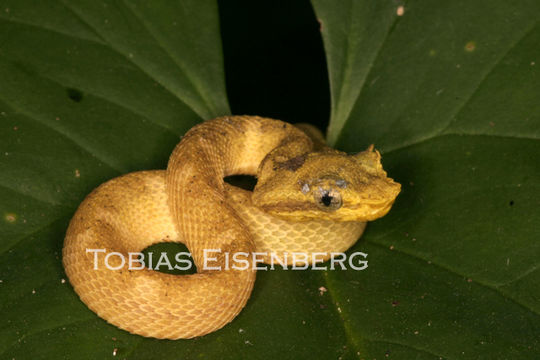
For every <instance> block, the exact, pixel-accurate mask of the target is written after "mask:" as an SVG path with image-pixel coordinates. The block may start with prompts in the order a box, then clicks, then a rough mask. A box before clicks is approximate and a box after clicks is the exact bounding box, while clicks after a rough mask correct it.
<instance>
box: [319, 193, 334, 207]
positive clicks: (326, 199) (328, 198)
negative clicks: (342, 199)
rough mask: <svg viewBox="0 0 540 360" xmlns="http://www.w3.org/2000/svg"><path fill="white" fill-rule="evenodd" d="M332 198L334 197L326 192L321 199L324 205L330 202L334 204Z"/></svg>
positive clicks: (328, 204)
mask: <svg viewBox="0 0 540 360" xmlns="http://www.w3.org/2000/svg"><path fill="white" fill-rule="evenodd" d="M332 199H333V197H332V196H330V195H328V194H324V195H323V196H322V197H321V201H322V203H323V204H324V206H330V204H332Z"/></svg>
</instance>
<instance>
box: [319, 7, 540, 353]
mask: <svg viewBox="0 0 540 360" xmlns="http://www.w3.org/2000/svg"><path fill="white" fill-rule="evenodd" d="M313 4H314V7H315V11H316V13H317V16H318V17H319V19H320V21H321V24H322V35H323V39H324V42H325V48H326V51H327V59H328V68H329V74H330V80H331V88H332V96H333V99H332V104H333V109H332V122H331V125H330V128H329V131H330V133H329V139H331V140H332V141H334V142H335V143H337V145H338V147H342V148H344V149H346V150H349V151H355V150H356V151H357V150H358V149H362V148H364V147H366V146H367V145H368V144H370V143H375V144H376V146H377V147H378V148H379V149H381V150H382V151H383V160H384V164H385V167H386V168H387V169H388V171H389V173H390V174H391V175H392V176H394V177H395V178H396V179H397V180H398V181H399V182H401V183H402V184H403V192H402V194H401V195H400V196H399V198H398V201H397V202H396V204H395V206H394V209H393V210H392V211H391V213H390V214H389V215H388V216H387V217H385V218H384V219H381V220H380V221H376V222H375V223H373V224H372V225H371V226H370V228H369V231H368V232H367V233H366V235H365V238H364V239H363V242H361V243H360V244H359V245H358V248H360V249H365V250H366V252H368V253H369V254H370V259H371V261H372V262H371V264H370V271H367V272H365V273H363V274H358V273H354V272H346V273H335V272H332V273H329V274H328V277H329V279H331V283H332V284H334V286H335V288H336V290H335V293H336V294H338V295H337V296H336V299H335V300H336V301H341V303H342V305H341V307H342V314H343V317H344V321H345V328H346V329H347V332H348V334H349V335H350V340H351V341H350V343H351V345H352V347H354V348H355V349H357V350H358V351H359V352H360V354H361V356H360V357H364V356H365V357H366V358H372V357H376V358H380V357H383V356H384V354H385V353H386V352H388V353H389V354H391V355H394V354H396V355H397V354H403V355H399V356H397V358H407V359H410V358H417V357H422V358H423V357H429V355H431V356H432V357H435V358H436V357H441V358H471V359H480V358H486V359H496V358H497V359H518V358H519V359H524V358H537V357H538V356H540V285H539V284H540V271H539V265H540V243H539V242H538V239H539V238H540V229H539V227H538V224H539V223H540V214H539V212H538V207H539V205H540V200H539V199H540V187H539V184H538V179H539V176H540V168H539V167H538V158H539V157H540V142H539V141H538V138H539V136H540V106H539V104H540V103H539V102H538V100H539V99H540V76H539V72H538V66H540V48H539V47H538V44H539V43H540V25H539V23H538V20H539V19H540V3H539V2H538V1H520V2H503V1H497V2H493V1H468V0H463V1H448V2H439V1H437V2H434V1H408V2H406V3H403V2H391V1H388V2H382V1H381V2H379V1H369V0H366V1H342V2H340V3H339V4H337V3H336V2H332V1H324V0H314V1H313ZM401 6H403V7H402V8H400V7H401ZM398 9H399V10H398ZM398 11H399V12H402V15H401V16H399V15H398ZM537 62H538V64H536V63H537ZM351 280H357V281H358V283H359V285H358V287H357V288H358V289H357V290H358V291H354V290H351V289H350V288H348V287H346V286H344V284H347V281H351ZM349 298H350V299H351V302H350V303H345V301H344V299H349ZM353 301H354V302H353ZM392 304H393V306H392Z"/></svg>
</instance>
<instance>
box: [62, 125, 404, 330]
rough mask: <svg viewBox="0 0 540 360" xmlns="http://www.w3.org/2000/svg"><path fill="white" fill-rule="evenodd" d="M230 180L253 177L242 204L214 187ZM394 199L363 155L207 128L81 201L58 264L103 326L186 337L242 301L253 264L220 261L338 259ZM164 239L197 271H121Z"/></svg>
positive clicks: (263, 133) (254, 128) (302, 137)
mask: <svg viewBox="0 0 540 360" xmlns="http://www.w3.org/2000/svg"><path fill="white" fill-rule="evenodd" d="M309 131H310V130H309ZM309 131H307V132H309ZM234 174H247V175H256V176H257V178H258V182H257V186H256V188H255V190H254V192H253V194H252V193H251V192H249V191H246V190H241V189H239V188H235V187H233V186H230V185H228V184H226V183H225V182H224V181H223V178H224V177H226V176H229V175H234ZM399 189H400V186H399V184H397V183H395V182H393V181H392V179H389V178H387V177H386V173H385V172H384V171H383V170H382V167H381V165H380V156H379V154H378V153H377V152H376V151H373V149H372V148H370V149H368V150H366V151H365V152H362V153H359V154H357V155H354V156H351V155H346V154H344V153H341V152H338V151H336V150H332V149H330V148H326V147H324V146H323V145H322V144H321V137H320V135H317V134H315V133H313V134H311V137H310V136H308V135H306V133H305V132H304V131H301V130H300V129H298V128H296V127H294V126H292V125H290V124H286V123H284V122H281V121H278V120H271V119H265V118H259V117H249V116H243V117H242V116H234V117H233V116H231V117H224V118H218V119H214V120H211V121H207V122H205V123H202V124H200V125H197V126H195V127H194V128H192V129H191V130H190V131H189V132H188V133H187V134H186V135H185V136H184V137H183V139H182V141H181V142H180V144H178V146H177V147H176V148H175V150H174V152H173V153H172V155H171V157H170V160H169V164H168V167H167V170H157V171H141V172H135V173H130V174H127V175H124V176H120V177H118V178H115V179H113V180H110V181H108V182H107V183H104V184H102V185H101V186H99V187H98V188H97V189H95V190H94V191H93V192H92V193H91V194H90V195H88V197H87V198H86V199H85V200H84V201H83V203H82V204H81V205H80V207H79V209H78V210H77V212H76V214H75V215H74V217H73V219H72V220H71V223H70V225H69V228H68V231H67V234H66V238H65V243H64V248H63V263H64V267H65V270H66V273H67V275H68V277H69V279H70V282H71V284H72V285H73V287H74V289H75V291H76V292H77V294H78V295H79V296H80V298H81V300H82V301H83V302H84V303H85V304H86V305H87V306H88V307H89V308H90V309H91V310H93V311H94V312H96V313H97V314H98V315H99V316H100V317H102V318H103V319H105V320H107V321H108V322H110V323H111V324H114V325H116V326H118V327H120V328H122V329H125V330H127V331H129V332H131V333H136V334H139V335H142V336H149V337H156V338H167V339H178V338H192V337H195V336H201V335H205V334H207V333H210V332H212V331H215V330H217V329H219V328H221V327H223V326H224V325H225V324H227V323H229V322H230V321H231V320H232V319H233V318H234V317H235V316H236V315H237V314H238V313H239V312H240V310H241V309H242V308H243V307H244V305H245V304H246V302H247V300H248V298H249V296H250V293H251V290H252V288H253V283H254V281H255V271H254V270H253V266H252V265H253V264H252V263H253V260H252V258H251V257H246V258H245V261H246V262H247V263H246V264H248V266H246V269H240V270H239V269H232V268H230V267H227V266H226V261H227V260H229V259H230V257H229V254H235V253H246V254H250V253H252V252H254V251H257V252H264V253H267V254H271V253H274V254H277V255H278V256H283V255H285V254H286V253H293V252H303V253H306V254H307V262H312V261H313V260H314V259H312V258H311V255H309V254H311V253H314V252H324V253H330V252H341V251H345V250H346V249H348V248H349V247H350V246H351V245H352V244H353V243H354V242H355V241H356V240H357V239H358V238H359V237H360V235H361V234H362V232H363V230H364V227H365V222H366V221H369V220H373V219H375V218H378V217H380V216H383V215H384V214H386V212H388V210H389V209H390V207H391V205H392V203H393V202H394V199H395V197H396V196H397V194H398V193H399ZM164 241H174V242H182V243H184V244H185V245H186V246H187V248H188V249H189V251H190V252H191V255H192V257H193V260H194V262H195V264H196V266H197V269H198V270H199V272H198V273H196V274H192V275H181V276H178V275H170V274H165V273H161V272H156V271H152V270H149V269H142V270H130V269H129V268H128V267H127V264H126V263H124V262H123V260H122V258H123V259H129V256H130V255H129V253H132V252H140V251H142V250H143V249H145V248H147V247H148V246H150V245H153V244H156V243H158V242H164ZM97 249H99V251H102V252H96V251H94V250H97ZM205 249H206V250H208V249H213V250H219V251H218V252H215V253H214V255H212V257H213V258H215V261H214V262H212V263H211V266H212V267H217V268H221V270H207V269H205V264H206V263H205V261H207V259H205ZM108 254H111V255H110V256H109V255H108ZM105 256H109V257H108V260H109V261H108V262H109V265H110V266H109V267H106V266H103V258H104V257H105ZM325 258H328V257H327V256H326V257H325ZM96 259H99V260H100V261H98V262H97V263H96ZM264 261H266V262H268V261H270V258H269V257H265V258H264ZM288 262H290V261H288ZM111 268H114V269H116V270H112V269H111Z"/></svg>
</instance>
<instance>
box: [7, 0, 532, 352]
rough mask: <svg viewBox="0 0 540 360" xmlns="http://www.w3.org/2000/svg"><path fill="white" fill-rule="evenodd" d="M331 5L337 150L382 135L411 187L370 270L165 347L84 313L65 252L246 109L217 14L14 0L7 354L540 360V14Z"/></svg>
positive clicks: (320, 281)
mask: <svg viewBox="0 0 540 360" xmlns="http://www.w3.org/2000/svg"><path fill="white" fill-rule="evenodd" d="M313 3H314V8H315V11H316V13H317V16H318V18H319V19H320V22H321V30H322V35H323V38H324V41H325V48H326V52H327V60H328V66H329V74H330V82H331V90H332V104H333V106H332V121H331V124H330V132H329V139H330V140H331V141H332V142H333V143H336V144H337V145H338V146H339V147H340V148H343V149H346V150H348V151H358V150H361V149H362V148H364V147H366V146H367V145H368V144H369V143H371V142H374V143H375V144H376V145H377V147H378V148H380V149H381V150H382V151H383V154H384V164H385V168H387V170H388V172H389V174H390V175H391V176H392V177H394V178H396V179H397V180H398V181H400V182H401V183H402V184H403V193H402V194H401V195H400V197H399V198H398V201H397V203H396V205H395V207H394V209H393V210H392V211H391V212H390V214H389V215H388V216H387V217H385V218H383V219H381V220H378V221H376V222H374V223H372V224H370V225H369V226H368V230H367V232H366V234H365V236H364V237H363V239H362V240H361V241H360V242H359V243H357V244H356V245H355V247H354V248H353V249H352V250H351V251H363V252H366V253H368V254H369V256H368V260H369V267H368V268H367V269H366V270H365V271H352V270H349V271H337V270H336V271H326V272H325V271H268V272H262V271H261V272H259V274H258V277H257V282H256V285H255V289H254V292H253V294H252V297H251V299H250V301H249V302H248V305H247V306H246V308H245V309H244V310H243V311H242V313H241V314H240V315H239V316H238V318H236V319H235V320H234V321H233V322H232V323H231V324H229V325H228V326H226V327H225V328H223V329H222V330H220V331H218V332H215V333H213V334H210V335H207V336H204V337H202V338H198V339H194V340H180V341H163V340H155V339H147V338H142V337H139V336H136V335H130V334H128V333H126V332H124V331H122V330H119V329H117V328H115V327H114V326H111V325H108V324H107V323H106V322H105V321H103V320H101V319H100V318H98V317H97V316H96V315H95V314H94V313H92V312H91V311H90V310H88V309H87V308H86V306H85V305H84V304H83V303H82V302H80V300H79V299H78V297H77V296H76V294H75V293H74V292H73V290H72V288H71V287H70V285H69V282H68V281H66V280H67V279H66V277H65V274H64V272H63V269H62V264H61V248H62V241H63V236H64V233H65V230H66V227H67V223H68V221H69V219H70V217H71V216H72V214H73V212H74V210H75V208H76V207H77V205H78V204H79V203H80V201H81V200H82V199H83V198H84V196H85V195H86V194H87V193H88V192H89V191H91V189H92V188H94V187H95V186H97V185H98V184H100V183H101V182H103V181H105V180H107V179H110V178H112V177H114V176H116V175H118V174H120V173H126V172H129V171H134V170H139V169H151V168H163V167H164V166H165V164H166V161H167V157H168V155H169V153H170V151H171V150H172V148H173V147H174V145H175V144H176V142H177V141H178V137H179V135H181V134H183V133H184V132H185V130H186V129H188V128H189V127H191V126H192V125H193V124H195V123H196V122H198V121H200V120H202V119H207V118H211V117H214V116H217V115H220V114H226V113H228V112H229V110H228V109H229V108H228V104H227V102H226V95H225V91H224V88H225V86H224V74H223V70H222V54H221V45H220V39H219V26H218V15H217V6H216V4H215V2H213V1H206V0H204V1H201V0H191V1H186V0H181V1H177V2H170V1H167V2H166V1H127V0H125V1H106V2H103V1H90V0H88V1H81V0H78V1H48V2H37V1H30V0H25V1H21V0H12V1H0V79H1V81H0V234H2V238H1V242H0V263H1V264H2V265H1V267H0V269H1V270H0V280H1V282H0V315H1V317H2V326H0V358H2V359H4V358H5V359H12V358H16V359H26V358H29V359H30V358H32V359H34V358H46V359H59V358H66V359H84V358H88V359H101V358H108V357H110V358H121V359H124V358H126V359H149V358H160V359H161V358H173V359H177V358H229V359H237V358H249V359H255V358H272V357H276V358H277V357H282V358H283V357H284V358H315V359H319V358H320V359H331V358H339V357H342V358H359V359H362V358H365V359H372V358H376V359H382V358H387V357H388V358H394V359H411V358H417V359H424V358H425V359H438V358H470V359H478V358H486V359H494V358H501V359H514V358H519V359H522V358H535V357H538V356H539V353H540V344H539V338H540V322H539V320H540V315H539V314H540V285H539V284H540V272H539V271H538V261H539V260H538V259H539V255H540V245H539V244H538V243H537V242H535V240H536V239H538V238H539V232H540V229H539V228H538V223H539V220H540V219H539V215H538V211H537V208H538V206H539V205H540V203H539V200H538V199H540V196H539V195H540V194H539V192H540V191H539V187H538V184H537V183H536V182H535V180H536V179H538V176H539V175H540V174H539V172H540V169H539V167H538V165H537V163H538V161H537V160H536V158H537V157H538V156H539V155H540V146H539V145H538V140H537V138H538V132H539V131H540V126H539V124H540V121H539V115H540V108H539V106H538V102H537V99H539V98H540V83H539V77H538V70H537V67H538V66H540V58H539V57H538V55H539V52H540V50H539V49H538V46H537V44H538V43H539V41H540V28H539V26H538V25H537V23H538V16H539V10H540V9H539V7H540V5H537V2H536V1H520V2H517V4H511V3H508V4H507V3H506V2H502V1H497V2H496V3H494V2H493V1H491V2H488V1H479V0H475V1H465V0H460V1H452V2H434V1H431V2H430V1H412V0H411V1H409V2H407V3H405V4H403V5H405V7H404V10H405V11H404V14H403V16H402V17H398V16H397V8H398V6H399V5H400V4H401V3H400V2H399V1H384V2H383V1H369V0H365V1H346V0H343V1H339V2H338V1H319V0H316V1H313ZM246 31H248V30H246ZM536 62H538V65H536ZM269 71H271V69H269ZM319 289H321V290H319ZM325 290H326V291H325ZM113 351H115V352H116V357H113Z"/></svg>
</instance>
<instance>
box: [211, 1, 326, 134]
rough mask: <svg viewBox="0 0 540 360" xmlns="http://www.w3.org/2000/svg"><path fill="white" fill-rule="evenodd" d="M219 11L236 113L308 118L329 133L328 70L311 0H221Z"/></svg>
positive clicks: (291, 119) (290, 119)
mask: <svg viewBox="0 0 540 360" xmlns="http://www.w3.org/2000/svg"><path fill="white" fill-rule="evenodd" d="M219 12H220V22H221V36H222V42H223V52H224V57H225V77H226V85H227V93H228V97H229V104H230V106H231V111H232V113H233V114H235V115H242V114H248V115H260V116H267V117H273V118H277V119H280V120H284V121H287V122H292V123H296V122H308V123H311V124H314V125H316V126H318V127H319V128H320V129H321V130H323V131H325V130H326V128H327V126H328V120H329V116H330V90H329V84H328V72H327V69H326V59H325V56H324V49H323V43H322V38H321V34H320V31H319V23H318V22H317V19H316V17H315V13H314V12H313V9H312V7H311V4H310V3H309V1H307V0H306V1H304V0H293V1H290V0H289V1H285V0H280V1H269V0H264V1H249V0H220V1H219Z"/></svg>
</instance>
